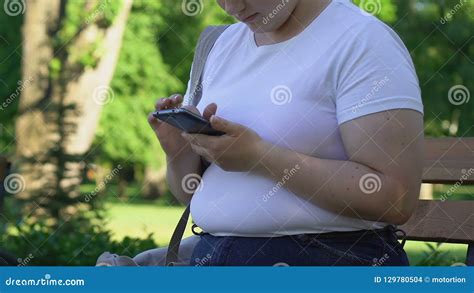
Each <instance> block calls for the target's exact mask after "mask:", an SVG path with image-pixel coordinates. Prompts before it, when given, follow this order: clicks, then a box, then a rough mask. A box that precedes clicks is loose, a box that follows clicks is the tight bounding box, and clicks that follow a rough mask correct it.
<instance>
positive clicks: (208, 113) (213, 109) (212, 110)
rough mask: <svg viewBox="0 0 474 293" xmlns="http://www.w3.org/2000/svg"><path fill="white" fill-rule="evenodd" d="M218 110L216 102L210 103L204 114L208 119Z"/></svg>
mask: <svg viewBox="0 0 474 293" xmlns="http://www.w3.org/2000/svg"><path fill="white" fill-rule="evenodd" d="M216 112H217V105H216V104H215V103H210V104H209V105H207V106H206V108H205V109H204V111H203V113H202V116H203V117H204V118H205V119H206V120H210V119H211V116H212V115H215V114H216Z"/></svg>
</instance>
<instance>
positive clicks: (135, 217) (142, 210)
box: [105, 202, 192, 246]
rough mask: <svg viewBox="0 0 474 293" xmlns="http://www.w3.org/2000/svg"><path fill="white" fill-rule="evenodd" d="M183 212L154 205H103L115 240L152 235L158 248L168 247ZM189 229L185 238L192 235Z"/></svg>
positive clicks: (172, 207) (180, 209)
mask: <svg viewBox="0 0 474 293" xmlns="http://www.w3.org/2000/svg"><path fill="white" fill-rule="evenodd" d="M183 210H184V208H183V207H174V206H170V207H166V206H160V205H157V204H156V203H149V204H147V203H139V204H129V203H118V202H113V203H107V204H106V205H105V211H106V215H107V220H108V224H107V226H108V227H109V228H110V229H111V230H112V231H113V233H114V238H115V239H117V240H120V239H121V238H123V237H125V236H131V237H139V238H142V237H145V236H147V235H148V234H150V233H153V239H155V241H156V242H157V243H158V245H160V246H164V245H168V241H169V240H170V238H171V234H172V233H173V230H174V228H175V226H176V223H177V222H178V220H179V218H180V217H181V214H182V212H183ZM189 227H190V225H189V226H188V229H186V233H185V236H188V235H192V233H191V231H190V229H189Z"/></svg>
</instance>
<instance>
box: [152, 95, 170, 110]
mask: <svg viewBox="0 0 474 293" xmlns="http://www.w3.org/2000/svg"><path fill="white" fill-rule="evenodd" d="M171 103H172V101H171V99H170V98H161V99H159V100H158V101H157V102H156V104H155V109H156V110H157V111H160V110H165V109H168V108H169V107H170V105H171Z"/></svg>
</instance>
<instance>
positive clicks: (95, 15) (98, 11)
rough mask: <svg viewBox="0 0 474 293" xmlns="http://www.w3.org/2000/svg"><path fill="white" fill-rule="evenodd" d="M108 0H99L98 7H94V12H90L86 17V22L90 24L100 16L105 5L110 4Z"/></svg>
mask: <svg viewBox="0 0 474 293" xmlns="http://www.w3.org/2000/svg"><path fill="white" fill-rule="evenodd" d="M110 1H111V0H105V1H102V2H100V4H99V7H97V9H95V10H94V12H92V14H91V15H89V16H88V17H87V18H86V24H91V23H93V22H95V21H96V20H97V19H98V18H99V17H101V16H102V15H103V14H104V11H105V9H106V7H107V5H109V4H110Z"/></svg>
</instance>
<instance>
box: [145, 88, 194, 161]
mask: <svg viewBox="0 0 474 293" xmlns="http://www.w3.org/2000/svg"><path fill="white" fill-rule="evenodd" d="M182 102H183V97H182V96H181V95H179V94H175V95H171V96H170V97H168V98H161V99H159V100H158V101H157V102H156V104H155V109H156V111H160V110H165V109H173V108H179V107H180V106H181V103H182ZM186 108H188V109H189V110H191V111H193V112H196V111H197V112H198V113H199V111H198V110H197V109H196V107H186ZM193 108H194V109H193ZM148 123H149V124H150V126H151V128H152V129H153V131H154V132H155V134H156V137H157V138H158V140H159V141H160V144H161V147H162V148H163V150H164V152H165V153H166V155H168V156H175V155H177V154H179V153H180V152H181V151H184V150H183V149H184V148H186V147H187V146H188V142H187V141H186V140H185V139H184V138H183V137H182V136H181V132H182V130H181V129H178V128H176V127H174V126H172V125H170V124H168V123H165V122H163V121H161V120H159V119H157V118H156V117H154V116H153V113H150V115H148Z"/></svg>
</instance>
